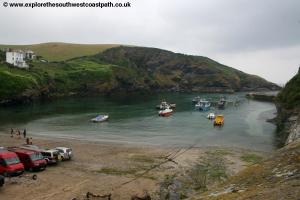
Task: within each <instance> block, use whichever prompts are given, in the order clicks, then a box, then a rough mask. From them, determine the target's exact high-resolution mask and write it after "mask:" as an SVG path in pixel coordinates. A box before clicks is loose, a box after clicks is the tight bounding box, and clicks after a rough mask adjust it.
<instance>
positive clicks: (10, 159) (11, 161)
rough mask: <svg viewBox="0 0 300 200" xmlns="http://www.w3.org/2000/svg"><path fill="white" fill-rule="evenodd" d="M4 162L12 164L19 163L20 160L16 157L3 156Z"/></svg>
mask: <svg viewBox="0 0 300 200" xmlns="http://www.w3.org/2000/svg"><path fill="white" fill-rule="evenodd" d="M4 162H5V164H6V165H14V164H18V163H20V160H19V158H18V157H11V158H5V159H4Z"/></svg>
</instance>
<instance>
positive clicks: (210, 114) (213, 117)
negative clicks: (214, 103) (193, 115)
mask: <svg viewBox="0 0 300 200" xmlns="http://www.w3.org/2000/svg"><path fill="white" fill-rule="evenodd" d="M215 117H216V116H215V113H209V114H208V115H207V119H215Z"/></svg>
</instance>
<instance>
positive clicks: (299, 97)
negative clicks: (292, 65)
mask: <svg viewBox="0 0 300 200" xmlns="http://www.w3.org/2000/svg"><path fill="white" fill-rule="evenodd" d="M277 98H278V101H279V102H280V104H281V105H282V106H283V107H284V108H287V109H293V108H300V68H299V71H298V73H297V74H296V75H295V76H294V77H293V78H292V79H291V80H290V81H289V82H288V83H287V84H286V85H285V87H284V88H283V90H282V91H281V92H280V93H279V94H278V97H277Z"/></svg>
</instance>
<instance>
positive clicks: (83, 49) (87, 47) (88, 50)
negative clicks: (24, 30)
mask: <svg viewBox="0 0 300 200" xmlns="http://www.w3.org/2000/svg"><path fill="white" fill-rule="evenodd" d="M117 46H119V45H115V44H70V43H42V44H33V45H0V49H2V48H12V49H28V50H32V51H34V52H35V53H36V54H37V55H39V56H42V57H43V58H45V59H46V60H49V61H63V60H68V59H71V58H76V57H81V56H88V55H94V54H97V53H99V52H102V51H104V50H106V49H109V48H112V47H117Z"/></svg>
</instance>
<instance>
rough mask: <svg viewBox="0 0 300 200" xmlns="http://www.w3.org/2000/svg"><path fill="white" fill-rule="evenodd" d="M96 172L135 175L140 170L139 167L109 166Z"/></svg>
mask: <svg viewBox="0 0 300 200" xmlns="http://www.w3.org/2000/svg"><path fill="white" fill-rule="evenodd" d="M96 172H98V173H101V174H108V175H116V176H125V175H134V174H136V173H137V172H138V170H137V169H116V168H109V167H104V168H102V169H100V170H97V171H96Z"/></svg>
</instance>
